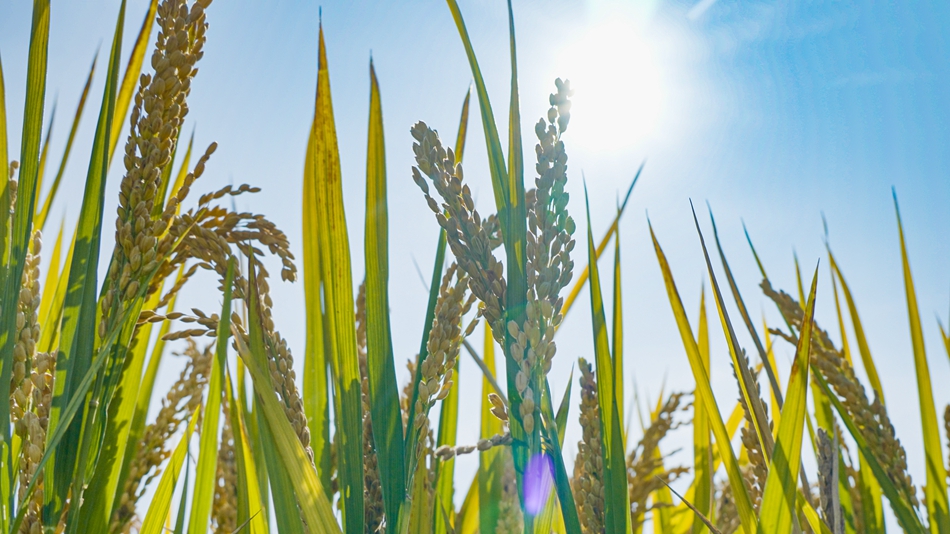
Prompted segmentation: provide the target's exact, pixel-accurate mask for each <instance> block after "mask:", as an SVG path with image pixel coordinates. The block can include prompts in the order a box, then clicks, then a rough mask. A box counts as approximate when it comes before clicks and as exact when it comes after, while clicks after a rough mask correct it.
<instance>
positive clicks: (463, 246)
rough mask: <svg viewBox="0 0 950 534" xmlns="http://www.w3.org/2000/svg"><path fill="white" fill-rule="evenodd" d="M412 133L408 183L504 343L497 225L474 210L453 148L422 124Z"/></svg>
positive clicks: (469, 192) (502, 291) (503, 299)
mask: <svg viewBox="0 0 950 534" xmlns="http://www.w3.org/2000/svg"><path fill="white" fill-rule="evenodd" d="M411 133H412V137H413V139H414V140H415V143H413V145H412V150H413V152H415V158H416V166H415V167H413V168H412V179H413V181H415V183H416V185H418V186H419V188H420V189H422V192H423V194H424V195H425V198H426V201H427V202H428V204H429V208H430V209H431V210H432V211H433V212H434V213H435V215H436V219H437V220H438V222H439V225H440V226H441V227H442V228H443V229H444V230H445V233H446V240H447V242H448V244H449V247H450V248H451V250H452V254H453V255H455V260H456V262H457V264H458V267H457V268H458V270H459V271H460V272H461V273H464V274H465V275H466V276H467V277H468V278H469V282H468V285H469V288H470V289H471V291H472V294H473V295H475V296H476V297H477V298H478V300H480V301H481V303H482V304H481V305H480V306H479V311H480V313H481V315H482V316H483V317H485V320H486V321H488V324H489V325H490V326H491V327H492V332H493V334H494V335H495V339H496V340H500V339H504V330H503V327H504V324H503V320H504V319H503V318H504V304H503V303H504V302H505V288H506V284H505V278H504V275H503V273H504V267H503V266H502V264H501V262H499V261H498V260H497V259H496V258H495V257H494V256H493V255H492V252H491V251H492V249H493V248H494V246H496V245H497V241H496V240H494V239H493V237H492V232H491V231H492V230H493V228H495V227H497V225H489V224H487V223H488V221H487V220H485V219H483V218H482V217H481V215H480V214H479V213H478V211H477V210H476V209H475V201H474V200H473V199H472V191H471V190H470V189H469V187H468V185H467V184H464V185H463V183H462V164H461V163H456V161H455V153H454V152H453V151H452V149H451V148H449V149H446V148H444V147H443V146H442V141H441V140H440V139H439V134H438V133H437V132H436V131H435V130H432V129H431V128H429V127H428V126H427V125H426V124H425V123H424V122H418V123H416V124H415V126H413V127H412V131H411ZM423 175H425V177H426V178H428V180H429V181H431V182H432V184H433V187H434V188H435V190H436V192H437V193H438V195H439V196H440V197H441V198H442V200H443V202H442V204H441V205H439V203H438V202H436V200H435V199H434V198H432V196H430V195H429V185H428V183H427V181H426V178H423Z"/></svg>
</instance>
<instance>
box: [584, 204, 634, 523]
mask: <svg viewBox="0 0 950 534" xmlns="http://www.w3.org/2000/svg"><path fill="white" fill-rule="evenodd" d="M584 200H585V202H586V201H587V197H586V187H585V198H584ZM587 260H588V263H589V264H590V308H591V317H592V323H593V333H594V355H595V361H596V363H597V400H598V402H599V404H600V413H601V417H600V427H601V432H602V435H603V439H604V446H603V447H602V449H601V450H602V452H603V456H604V512H605V521H604V526H605V527H606V529H607V531H608V532H617V533H621V532H629V531H630V512H629V511H630V502H629V495H628V493H627V464H626V459H625V457H624V453H625V447H624V443H623V427H622V424H621V421H620V411H619V408H618V406H617V393H616V384H615V380H614V361H613V359H612V358H611V354H610V345H609V343H608V341H607V319H606V315H605V314H604V301H603V297H602V296H601V291H600V273H599V270H598V269H597V257H596V252H595V251H594V235H593V233H591V229H590V204H589V203H588V204H587Z"/></svg>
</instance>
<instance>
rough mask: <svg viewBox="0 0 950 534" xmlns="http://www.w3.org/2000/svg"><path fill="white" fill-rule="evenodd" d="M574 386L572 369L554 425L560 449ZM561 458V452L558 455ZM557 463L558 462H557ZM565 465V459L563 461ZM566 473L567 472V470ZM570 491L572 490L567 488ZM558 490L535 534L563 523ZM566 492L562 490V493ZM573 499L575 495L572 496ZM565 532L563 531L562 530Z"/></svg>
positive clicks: (540, 516)
mask: <svg viewBox="0 0 950 534" xmlns="http://www.w3.org/2000/svg"><path fill="white" fill-rule="evenodd" d="M573 385H574V369H571V374H570V376H569V377H568V379H567V389H565V390H564V395H563V396H562V397H561V403H560V405H558V408H557V413H556V414H555V415H554V419H553V421H554V424H555V425H556V426H557V432H556V435H557V441H558V448H559V449H560V448H561V447H563V446H564V432H565V430H567V416H568V414H569V412H570V409H571V389H572V387H573ZM545 386H546V389H545V391H546V392H550V386H549V385H548V384H547V383H545ZM542 407H544V401H543V400H542ZM545 430H546V432H545V433H546V435H547V436H548V438H549V439H550V436H551V432H550V431H549V430H548V429H545ZM558 456H559V457H560V452H559V453H558ZM555 461H557V460H555ZM561 463H563V459H561ZM554 470H555V472H557V471H558V468H557V467H555V468H554ZM565 472H566V470H565ZM567 489H570V488H567ZM557 491H558V488H557V487H556V486H554V487H552V488H551V491H550V492H549V494H548V500H547V501H546V502H545V504H544V509H542V510H541V513H540V514H538V516H537V519H536V520H535V523H534V532H535V534H550V533H551V531H552V530H553V529H554V525H555V523H556V522H558V519H559V518H560V519H561V521H560V523H563V522H564V521H563V512H562V511H561V506H560V502H559V501H558V498H557ZM563 492H564V490H563V489H562V493H563ZM571 498H573V495H571ZM562 531H563V529H562Z"/></svg>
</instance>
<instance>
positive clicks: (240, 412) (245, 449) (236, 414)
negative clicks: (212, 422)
mask: <svg viewBox="0 0 950 534" xmlns="http://www.w3.org/2000/svg"><path fill="white" fill-rule="evenodd" d="M224 391H225V394H226V395H227V397H228V408H229V411H230V415H231V431H232V433H233V434H234V461H235V466H236V469H235V470H236V471H237V503H236V508H237V524H238V525H243V524H245V523H247V524H248V530H249V531H250V534H266V533H267V531H268V528H267V521H266V519H265V518H266V516H267V513H266V511H265V510H264V504H263V501H262V499H261V493H260V486H259V484H260V482H259V481H258V477H257V466H256V465H255V462H254V457H253V455H252V453H251V448H250V441H249V440H248V437H247V427H246V425H245V424H244V421H245V417H244V407H243V406H242V405H240V404H239V400H237V399H236V398H235V397H234V387H233V381H232V380H231V370H230V369H227V374H226V375H225V389H224Z"/></svg>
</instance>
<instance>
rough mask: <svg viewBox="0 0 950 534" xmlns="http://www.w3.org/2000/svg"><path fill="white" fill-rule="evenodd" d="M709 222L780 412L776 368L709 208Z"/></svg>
mask: <svg viewBox="0 0 950 534" xmlns="http://www.w3.org/2000/svg"><path fill="white" fill-rule="evenodd" d="M707 207H708V204H707ZM709 220H710V222H712V228H713V238H714V239H715V241H716V250H717V251H718V252H719V259H720V260H722V269H723V271H725V273H726V281H727V282H728V283H729V289H730V291H731V292H732V298H733V300H735V302H736V306H738V307H739V315H741V316H742V322H743V323H745V326H746V329H747V330H748V331H749V335H750V336H751V337H752V342H753V343H754V344H755V349H756V351H757V352H758V353H759V359H760V360H761V361H762V365H763V366H764V367H765V373H766V375H767V376H768V378H769V386H770V389H771V390H772V395H774V396H775V399H776V400H777V401H778V409H779V410H781V408H782V405H783V404H784V399H783V398H782V388H781V385H780V384H779V382H778V375H777V374H776V373H777V371H776V368H775V366H774V364H773V363H772V362H771V361H770V360H769V359H768V355H767V352H766V350H765V347H764V346H763V345H762V340H761V338H760V337H759V333H758V332H757V331H756V329H755V325H754V324H753V323H752V318H751V317H750V316H749V310H748V309H747V308H746V305H745V301H744V300H743V299H742V295H741V294H740V293H739V285H738V284H736V280H735V277H733V275H732V269H730V268H729V262H728V261H726V254H725V252H723V250H722V244H721V243H720V242H719V230H718V229H717V228H716V219H715V218H714V217H713V213H712V208H711V207H709Z"/></svg>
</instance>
